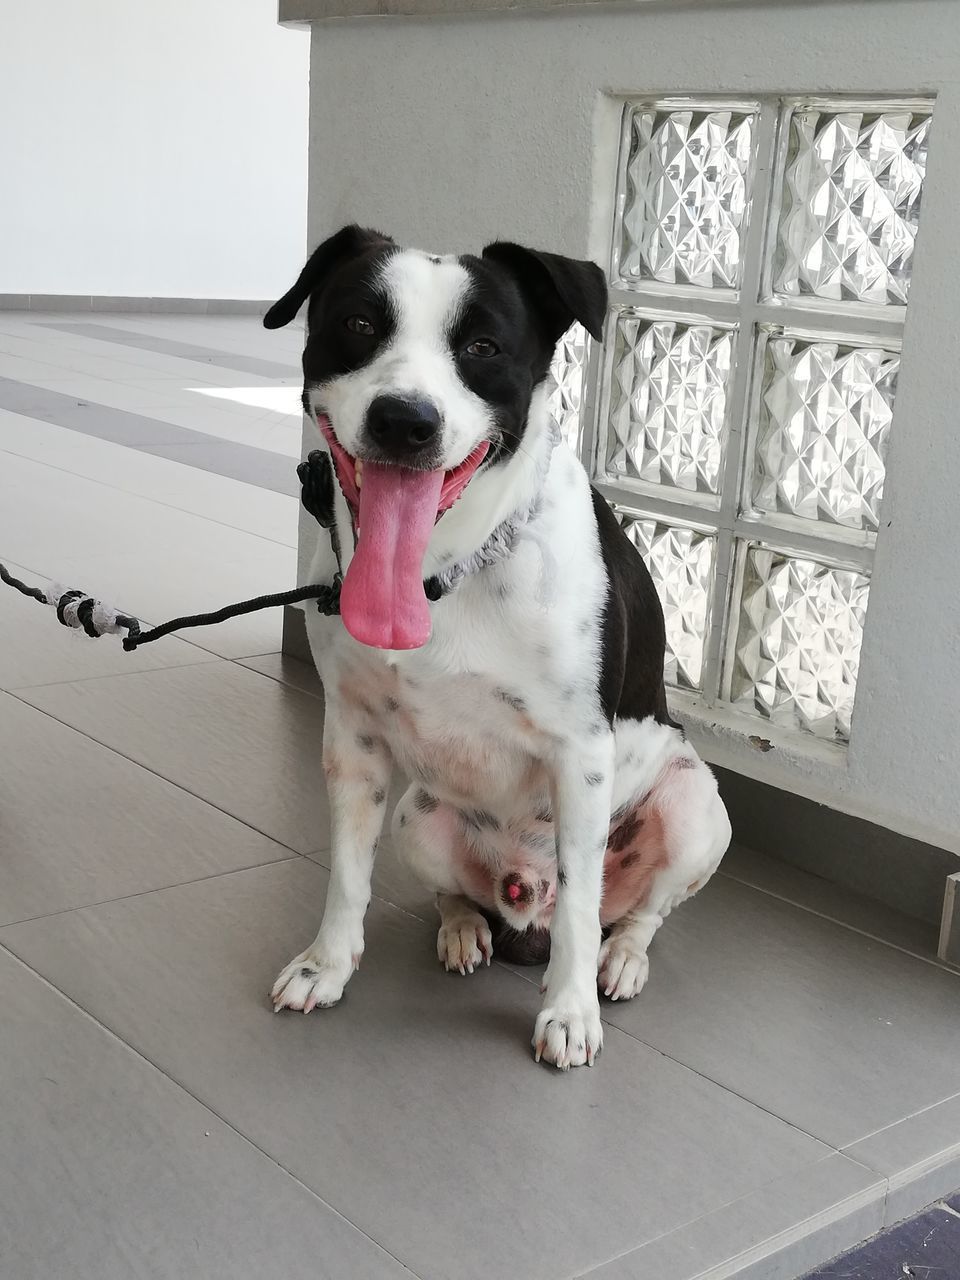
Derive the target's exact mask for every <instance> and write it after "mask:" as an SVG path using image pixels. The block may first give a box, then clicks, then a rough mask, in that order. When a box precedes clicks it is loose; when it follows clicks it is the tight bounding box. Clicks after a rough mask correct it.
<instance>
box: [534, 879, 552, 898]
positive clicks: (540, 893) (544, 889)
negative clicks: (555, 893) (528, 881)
mask: <svg viewBox="0 0 960 1280" xmlns="http://www.w3.org/2000/svg"><path fill="white" fill-rule="evenodd" d="M549 892H550V881H549V880H540V881H538V883H537V897H538V898H539V899H540V901H541V902H542V901H543V900H544V898H545V897H546V896H547V894H548V893H549Z"/></svg>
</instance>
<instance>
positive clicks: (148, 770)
mask: <svg viewBox="0 0 960 1280" xmlns="http://www.w3.org/2000/svg"><path fill="white" fill-rule="evenodd" d="M194 665H200V664H198V663H196V664H194ZM172 669H173V670H177V668H172ZM181 670H182V668H181ZM155 674H156V672H153V671H130V672H128V673H127V675H128V676H132V675H138V676H143V675H155ZM254 674H256V672H254ZM110 678H111V679H112V678H113V677H110ZM118 678H119V677H118ZM265 678H266V677H265ZM7 696H8V697H10V698H16V700H17V702H20V703H22V704H23V706H25V707H30V709H31V710H33V711H37V712H39V713H40V715H42V716H46V717H47V718H48V719H50V720H53V721H55V722H56V723H57V724H62V725H63V726H64V728H66V729H70V730H71V731H72V732H73V733H77V734H79V735H80V737H81V738H86V739H87V741H88V742H95V743H96V744H97V746H98V747H102V748H103V749H104V751H110V752H112V753H113V754H114V755H115V756H119V757H120V759H121V760H128V761H129V762H130V764H134V765H136V766H137V768H138V769H143V771H144V772H145V773H149V774H152V775H153V777H155V778H159V779H160V780H161V781H162V782H166V783H167V784H168V785H169V786H171V787H176V789H177V790H178V791H182V792H183V793H184V794H185V795H188V796H193V798H194V799H195V800H199V801H200V802H201V803H202V804H205V805H207V806H208V807H209V808H211V809H215V810H216V811H217V813H222V814H224V815H225V816H226V817H228V818H232V819H233V821H234V822H239V823H240V825H241V826H242V827H246V828H247V829H248V830H250V831H255V832H256V833H257V835H260V836H264V837H265V838H266V839H267V840H272V841H273V843H274V844H276V845H279V846H280V848H281V849H287V850H289V852H290V853H291V854H295V855H296V856H297V857H298V858H302V857H303V856H304V855H303V854H302V853H301V852H300V850H299V849H294V848H293V847H292V846H291V845H289V844H287V843H286V842H285V841H283V840H281V839H280V838H279V837H278V836H275V835H271V834H270V832H269V831H261V830H260V828H259V827H255V826H254V825H253V823H252V822H247V821H246V820H245V819H244V818H240V817H238V816H237V814H235V813H231V812H230V811H229V809H224V808H223V806H222V805H219V804H214V802H213V801H212V800H210V799H209V798H208V797H207V796H202V795H200V794H199V793H198V792H196V791H191V790H190V788H189V787H185V786H184V785H183V784H182V783H180V782H177V781H176V780H175V779H174V778H168V777H167V776H166V774H163V773H159V772H158V771H157V770H156V769H151V768H150V766H149V765H147V764H144V763H143V761H142V760H137V759H135V758H134V757H133V756H128V755H127V754H126V753H125V752H123V751H118V750H117V748H116V747H112V746H110V744H109V743H106V742H101V741H100V739H99V738H94V737H93V736H92V735H91V734H89V733H85V732H84V731H83V730H82V729H78V728H77V726H76V725H74V724H70V722H69V721H67V720H61V719H60V717H59V716H55V715H54V714H53V713H52V712H51V711H47V710H45V709H44V708H43V707H35V706H34V705H33V703H32V702H28V701H27V699H26V698H21V697H19V696H18V695H17V694H16V693H14V692H12V691H9V690H8V691H7Z"/></svg>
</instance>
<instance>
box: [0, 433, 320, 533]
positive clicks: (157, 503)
mask: <svg viewBox="0 0 960 1280" xmlns="http://www.w3.org/2000/svg"><path fill="white" fill-rule="evenodd" d="M19 416H20V417H23V418H26V419H27V421H28V422H43V421H45V420H44V419H43V418H32V417H31V416H30V414H20V415H19ZM48 425H50V426H54V425H56V424H54V423H50V424H48ZM60 430H61V431H73V430H74V428H72V427H61V428H60ZM74 434H75V435H77V436H79V437H80V439H82V440H91V439H92V440H98V441H99V442H100V443H101V444H106V445H113V446H114V447H115V448H117V449H126V450H127V451H128V452H129V453H133V454H138V455H139V456H140V457H143V458H156V459H157V460H158V461H159V462H167V463H171V464H172V465H173V466H175V467H187V468H188V469H189V470H190V471H191V472H194V473H196V472H198V471H199V472H200V474H201V475H207V476H216V477H217V478H218V479H220V480H225V481H227V482H228V483H229V484H242V485H246V486H247V487H249V488H251V489H253V490H255V492H257V493H272V494H275V495H276V496H277V497H278V498H282V499H284V500H285V501H287V502H296V501H297V499H296V498H295V497H294V496H293V495H292V494H286V493H277V491H276V489H264V488H261V486H260V485H256V484H252V483H251V482H250V481H249V480H238V479H237V478H236V476H225V475H223V474H222V473H221V472H219V471H208V470H207V469H206V468H201V467H194V466H191V464H190V463H189V462H181V461H179V459H177V458H167V457H164V456H163V455H162V454H157V453H147V452H145V451H144V450H143V449H135V448H133V447H132V446H130V445H122V444H115V442H114V441H112V440H102V439H101V438H100V437H99V436H89V435H87V434H86V433H85V432H82V431H74ZM223 443H224V444H226V445H228V446H229V445H230V444H232V443H236V442H235V441H230V440H225V441H224V442H223ZM0 453H5V454H7V455H8V456H9V457H11V458H19V459H20V460H21V461H22V462H30V463H33V464H34V465H35V466H38V467H48V468H49V469H50V470H51V471H57V472H59V473H60V474H61V475H65V476H69V477H70V479H71V480H84V481H86V482H87V483H88V484H96V485H100V486H102V487H103V488H104V489H112V490H113V492H114V493H122V494H123V495H124V496H125V497H127V498H130V499H131V500H133V501H135V502H146V503H149V505H150V506H152V507H160V508H161V509H162V510H164V511H177V512H179V513H180V515H184V516H193V518H194V519H195V520H205V521H206V522H207V523H208V524H215V525H218V526H219V527H220V528H221V529H233V530H235V531H236V532H237V533H242V534H245V535H246V536H247V537H249V538H259V539H260V540H261V541H262V542H269V543H270V544H271V545H273V546H278V547H286V549H287V550H288V551H296V549H297V545H296V543H295V542H281V541H280V539H279V538H271V537H269V536H268V535H267V534H265V533H254V532H253V531H252V530H250V529H244V528H242V527H241V526H240V525H237V524H230V523H229V522H228V521H226V520H217V519H215V518H214V517H213V516H209V515H200V514H199V513H198V512H196V511H191V510H190V508H189V507H178V506H176V505H175V504H174V503H172V502H162V501H161V500H160V499H159V498H148V497H147V496H146V495H145V494H142V493H138V492H137V491H136V490H135V489H127V488H125V487H124V486H123V485H122V484H111V483H110V481H108V480H93V479H91V478H90V476H85V475H81V474H80V473H79V472H77V471H70V470H69V469H68V468H67V467H59V466H57V464H56V463H55V462H50V461H49V460H47V459H40V458H35V457H33V456H32V455H31V454H29V453H18V452H17V451H16V449H11V448H9V446H3V447H2V448H0ZM278 456H285V455H278ZM290 461H291V462H294V461H295V459H293V458H291V459H290ZM243 496H244V495H243V494H238V498H242V497H243Z"/></svg>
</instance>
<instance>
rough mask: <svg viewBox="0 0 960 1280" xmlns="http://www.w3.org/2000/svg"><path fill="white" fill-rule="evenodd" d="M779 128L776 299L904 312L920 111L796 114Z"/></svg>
mask: <svg viewBox="0 0 960 1280" xmlns="http://www.w3.org/2000/svg"><path fill="white" fill-rule="evenodd" d="M786 129H787V149H786V157H785V162H784V163H785V171H784V175H783V188H782V189H783V201H782V208H781V211H780V225H779V230H778V235H777V252H776V261H775V265H774V288H775V290H776V292H777V293H778V294H780V295H781V296H784V297H787V298H794V297H800V296H803V295H810V296H813V297H816V298H826V299H829V300H831V301H833V302H866V303H875V304H879V305H892V306H904V305H905V304H906V301H907V295H908V293H909V291H910V271H911V267H912V262H913V246H914V241H915V239H916V235H917V226H918V223H919V219H920V197H921V194H922V190H923V179H924V174H925V172H926V164H927V140H928V137H929V133H930V115H929V113H927V112H922V111H920V112H918V111H913V110H908V109H894V108H891V109H889V110H882V109H878V110H877V111H873V112H870V111H862V110H858V111H853V110H849V111H844V110H842V109H832V110H828V109H823V108H820V107H801V106H797V107H793V108H791V109H790V114H789V119H788V121H787V124H786Z"/></svg>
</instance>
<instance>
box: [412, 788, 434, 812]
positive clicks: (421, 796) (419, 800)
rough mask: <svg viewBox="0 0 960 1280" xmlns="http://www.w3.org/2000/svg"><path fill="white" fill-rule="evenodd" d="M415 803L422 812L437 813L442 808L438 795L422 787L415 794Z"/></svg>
mask: <svg viewBox="0 0 960 1280" xmlns="http://www.w3.org/2000/svg"><path fill="white" fill-rule="evenodd" d="M413 803H414V804H415V805H416V807H417V809H418V810H419V811H420V813H436V811H437V810H438V809H439V808H440V801H439V800H438V799H437V797H436V796H432V795H430V793H429V791H424V790H423V788H422V787H421V788H420V790H419V791H418V792H417V794H416V795H415V796H414V798H413Z"/></svg>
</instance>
